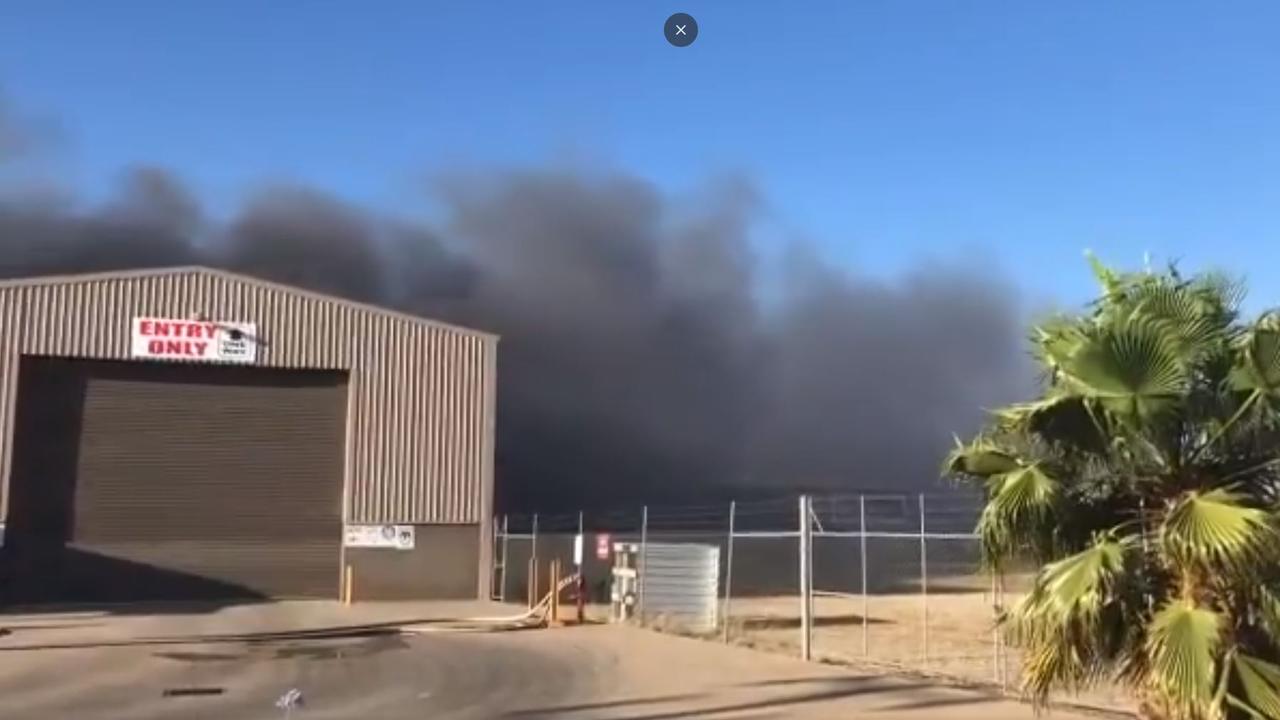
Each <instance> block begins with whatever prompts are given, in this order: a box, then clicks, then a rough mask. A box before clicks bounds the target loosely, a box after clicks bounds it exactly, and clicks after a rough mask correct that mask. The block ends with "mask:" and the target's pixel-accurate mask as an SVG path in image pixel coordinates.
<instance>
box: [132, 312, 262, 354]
mask: <svg viewBox="0 0 1280 720" xmlns="http://www.w3.org/2000/svg"><path fill="white" fill-rule="evenodd" d="M132 355H133V357H136V358H151V359H153V360H195V361H200V360H204V361H209V362H226V363H252V362H254V361H256V360H257V359H258V326H257V324H255V323H244V322H214V321H208V320H174V319H170V318H154V317H136V318H134V319H133V334H132Z"/></svg>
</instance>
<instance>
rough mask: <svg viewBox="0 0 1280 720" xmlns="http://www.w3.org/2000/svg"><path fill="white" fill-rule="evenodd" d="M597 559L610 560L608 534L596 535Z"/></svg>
mask: <svg viewBox="0 0 1280 720" xmlns="http://www.w3.org/2000/svg"><path fill="white" fill-rule="evenodd" d="M596 559H597V560H608V559H609V534H608V533H600V534H599V535H596Z"/></svg>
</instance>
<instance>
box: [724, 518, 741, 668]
mask: <svg viewBox="0 0 1280 720" xmlns="http://www.w3.org/2000/svg"><path fill="white" fill-rule="evenodd" d="M737 516H738V502H737V501H736V500H730V501H729V538H728V541H727V542H726V543H725V559H724V610H722V611H721V613H722V614H723V615H724V618H723V620H722V622H724V641H725V642H726V643H727V642H729V602H730V601H731V600H732V599H733V531H734V523H735V522H736V520H737Z"/></svg>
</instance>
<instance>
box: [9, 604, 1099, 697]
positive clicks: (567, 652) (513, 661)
mask: <svg viewBox="0 0 1280 720" xmlns="http://www.w3.org/2000/svg"><path fill="white" fill-rule="evenodd" d="M239 612H240V614H241V617H240V618H239V622H238V623H236V625H237V627H235V628H231V627H230V626H229V625H228V624H227V622H225V618H224V620H223V621H221V622H218V623H216V624H217V625H218V626H219V628H226V629H238V630H244V629H246V627H244V626H245V625H248V626H253V627H254V628H255V629H265V628H264V627H263V626H264V624H266V623H265V622H260V621H259V620H258V619H256V618H253V617H251V616H252V615H253V611H252V610H251V609H250V610H241V611H239ZM264 612H266V613H267V614H268V615H270V614H271V611H270V610H268V611H264ZM309 612H311V613H312V614H316V615H318V616H325V618H326V619H327V616H328V615H329V613H327V612H320V611H318V610H316V609H314V608H313V609H311V610H310V611H309ZM0 619H2V618H0ZM112 621H113V618H110V617H92V618H90V617H63V618H57V619H55V618H49V622H48V623H46V624H57V623H72V622H98V623H102V624H105V625H110V624H111V623H112ZM172 621H173V618H172V617H170V618H167V619H165V621H164V622H162V623H160V624H163V625H166V626H168V627H172V626H173V625H174V623H173V622H172ZM130 624H133V625H139V624H149V623H148V622H147V620H146V618H131V619H130ZM189 624H190V625H192V626H193V627H192V629H193V630H198V629H209V628H208V627H207V625H208V623H202V622H201V621H199V620H198V619H196V620H191V621H190V622H189ZM73 629H74V628H71V627H63V628H62V631H63V634H64V635H65V634H69V633H71V632H72V630H73ZM86 629H88V628H86ZM94 629H95V630H96V631H98V632H100V633H101V635H103V636H106V635H114V636H116V637H120V636H121V635H122V634H123V633H109V632H101V628H94ZM134 629H135V630H136V629H137V628H136V627H135V628H134ZM158 629H159V628H157V627H151V628H148V631H155V630H158ZM41 632H44V631H42V630H40V629H37V628H35V627H34V626H33V625H31V626H29V627H28V628H27V629H26V630H25V631H23V633H22V634H24V635H27V636H28V640H34V639H37V638H38V636H39V634H40V633H41ZM290 688H297V689H298V690H300V691H301V693H302V695H303V698H304V702H305V706H304V708H303V709H302V710H300V711H299V712H297V713H295V714H294V717H295V718H296V719H297V720H301V719H302V718H332V719H334V720H337V719H338V718H348V719H349V718H379V719H383V718H385V719H389V720H394V719H396V718H405V719H408V718H423V717H432V718H457V719H460V718H475V719H477V720H479V719H480V718H529V719H533V720H537V719H540V718H566V719H568V720H575V719H581V720H587V719H588V718H593V719H595V720H668V719H669V720H674V719H676V718H690V719H696V718H707V719H708V720H711V719H713V718H714V719H727V718H759V719H763V718H784V717H785V718H796V719H800V720H803V719H806V718H809V719H813V720H816V719H818V718H833V717H860V718H861V717H867V718H900V719H902V720H925V719H926V718H936V717H938V716H939V715H945V716H946V717H948V718H953V719H955V720H966V719H968V718H973V719H974V720H1005V719H1006V718H1008V719H1013V718H1028V719H1029V718H1031V717H1033V714H1032V712H1031V710H1030V708H1028V707H1027V706H1025V705H1021V704H1018V703H1015V702H1011V701H1008V700H1004V699H1000V698H997V697H994V696H992V695H991V694H984V693H980V692H974V691H967V690H958V689H955V688H947V687H943V686H939V685H937V684H934V683H931V682H928V681H925V680H912V679H903V678H895V677H890V676H886V675H884V674H881V673H869V672H864V673H857V672H851V671H849V670H847V669H841V668H834V667H830V666H826V665H821V664H816V663H802V662H799V661H797V660H794V659H791V658H786V657H783V656H780V655H775V654H766V653H761V652H756V651H752V650H748V649H745V648H739V647H732V646H725V645H723V644H719V643H712V642H704V641H699V640H693V639H688V638H680V637H674V636H671V635H665V634H662V633H657V632H651V631H646V630H641V629H635V628H626V627H619V626H594V627H592V626H588V627H581V628H565V629H553V630H536V631H525V632H509V633H500V634H483V635H444V634H438V635H423V636H402V635H383V636H374V637H365V638H345V639H338V640H323V641H315V640H312V641H306V642H298V641H288V642H269V643H255V644H244V643H224V644H217V645H203V646H191V647H181V648H174V647H148V646H132V647H129V646H125V647H120V646H109V647H97V648H80V649H75V650H25V651H19V650H9V651H4V650H3V649H0V697H3V698H4V702H3V716H4V717H5V718H16V719H24V718H42V719H43V718H62V717H66V718H71V717H74V718H77V719H85V720H96V719H105V718H125V717H127V718H139V719H144V720H145V719H158V718H183V719H184V720H185V719H188V718H193V719H194V718H208V719H209V720H213V719H214V718H218V719H223V718H229V717H234V718H237V720H252V719H255V718H263V719H264V720H265V719H266V718H280V717H283V716H284V713H283V712H282V711H281V710H279V709H277V708H276V707H275V706H274V702H275V700H276V699H277V698H278V697H279V696H280V695H281V694H282V693H284V692H285V691H286V690H288V689H290ZM175 689H177V690H181V689H186V690H204V691H206V693H205V694H197V695H190V696H181V695H180V696H174V695H173V694H172V693H170V694H166V691H173V690H175ZM1054 717H1055V718H1066V719H1067V720H1075V718H1077V717H1083V716H1079V715H1076V714H1073V713H1070V712H1055V714H1054Z"/></svg>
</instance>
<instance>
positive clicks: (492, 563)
mask: <svg viewBox="0 0 1280 720" xmlns="http://www.w3.org/2000/svg"><path fill="white" fill-rule="evenodd" d="M490 520H492V521H493V522H492V524H491V525H490V526H489V527H490V528H492V529H493V532H491V533H489V599H490V600H496V599H498V570H499V568H501V567H502V563H501V562H500V558H499V557H498V538H499V535H498V533H499V529H498V516H497V514H494V515H493V517H492V518H490ZM343 572H346V571H345V570H344V571H343ZM343 592H344V593H345V592H346V590H345V586H344V590H343ZM343 598H344V599H345V598H346V595H343Z"/></svg>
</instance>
